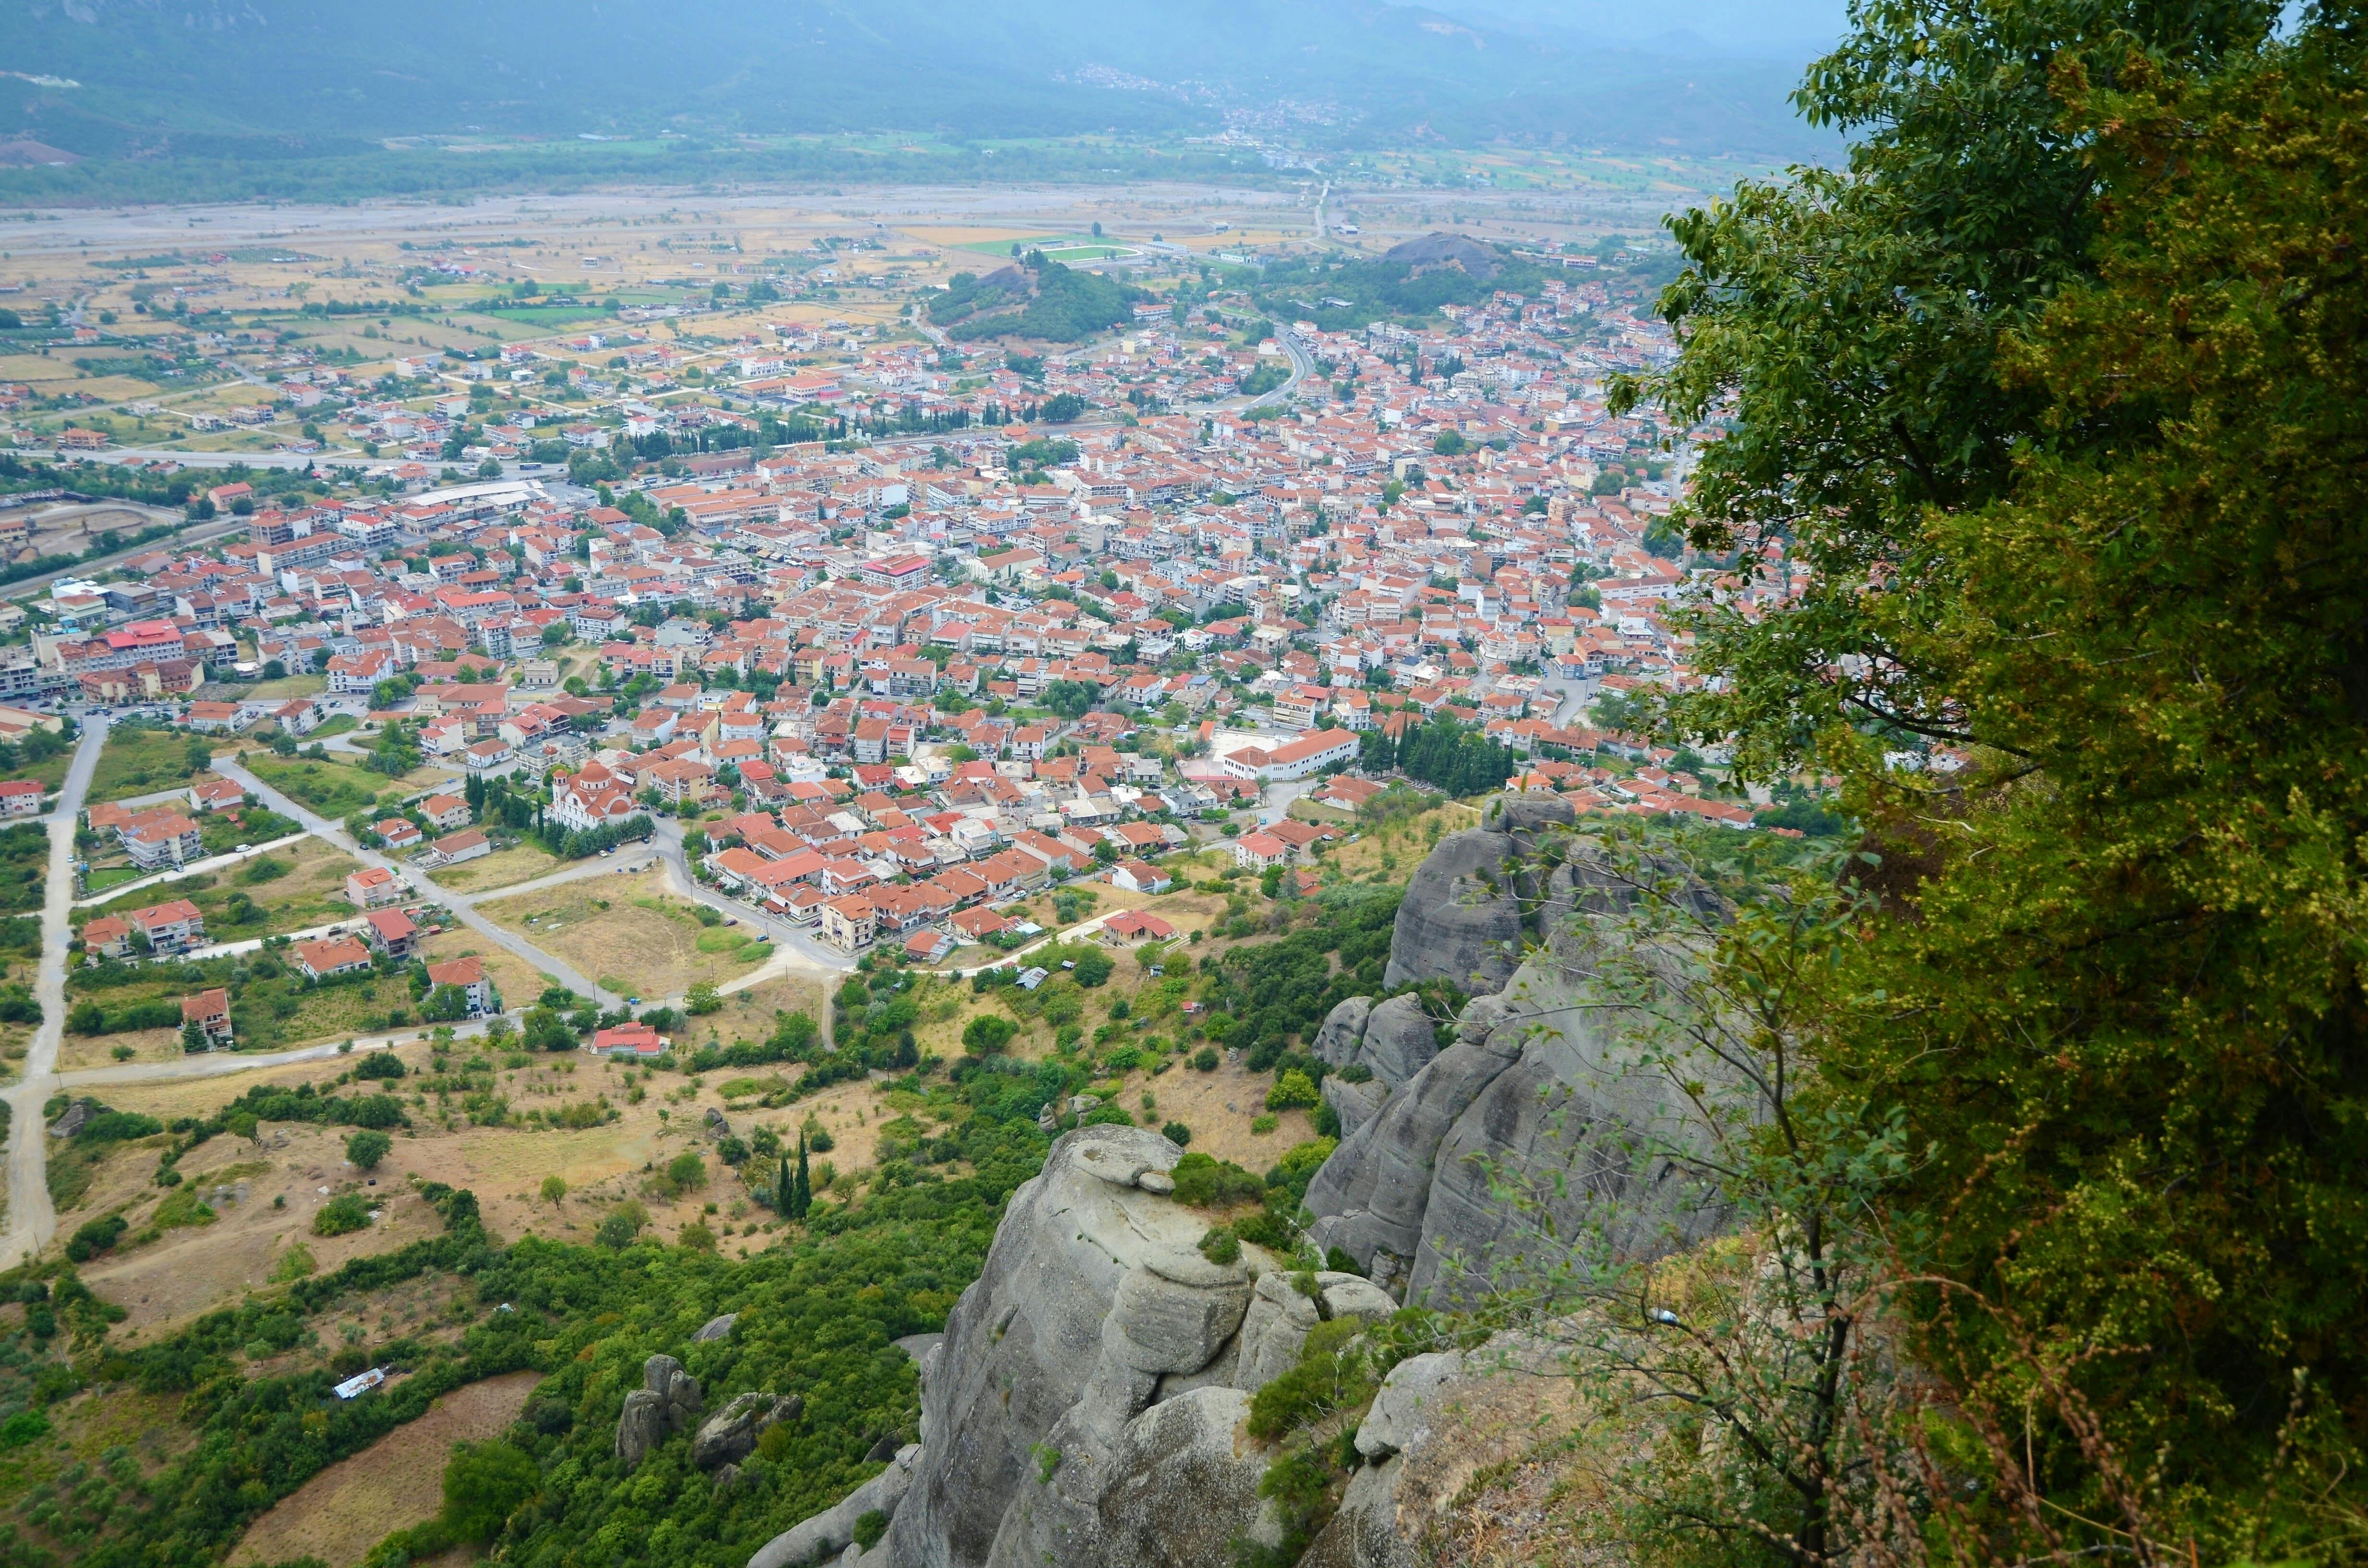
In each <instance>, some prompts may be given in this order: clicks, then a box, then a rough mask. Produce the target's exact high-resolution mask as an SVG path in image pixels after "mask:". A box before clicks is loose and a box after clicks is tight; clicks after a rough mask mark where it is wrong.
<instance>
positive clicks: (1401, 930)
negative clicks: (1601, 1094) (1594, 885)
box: [1374, 795, 1572, 1074]
mask: <svg viewBox="0 0 2368 1568" xmlns="http://www.w3.org/2000/svg"><path fill="white" fill-rule="evenodd" d="M1571 820H1572V815H1571V809H1570V802H1569V801H1564V800H1561V799H1559V798H1557V797H1555V796H1551V795H1548V796H1543V797H1529V796H1522V795H1500V796H1498V797H1497V798H1496V799H1495V800H1493V801H1490V802H1489V803H1488V805H1487V807H1486V816H1485V817H1484V819H1483V822H1482V824H1481V825H1480V826H1479V827H1476V828H1471V829H1467V830H1466V831H1464V832H1463V833H1452V834H1449V835H1447V836H1446V837H1445V838H1442V839H1440V841H1439V845H1438V846H1437V847H1436V848H1434V849H1432V850H1431V852H1430V853H1429V855H1428V856H1426V857H1424V858H1423V862H1422V865H1421V866H1420V867H1419V868H1418V869H1417V870H1416V871H1415V874H1414V877H1413V879H1412V880H1411V881H1408V882H1407V884H1406V902H1404V903H1401V904H1399V905H1398V918H1397V925H1396V927H1395V929H1394V930H1393V931H1392V932H1391V933H1390V962H1389V967H1388V968H1387V969H1386V970H1384V971H1383V974H1382V982H1383V984H1385V985H1391V986H1398V985H1407V984H1411V983H1414V982H1416V981H1421V980H1445V981H1450V982H1452V983H1454V984H1455V986H1456V987H1457V988H1459V989H1460V990H1462V991H1463V993H1464V994H1467V995H1472V996H1477V995H1480V994H1483V993H1485V992H1490V991H1496V990H1498V989H1500V988H1502V987H1503V986H1504V984H1505V983H1506V982H1507V981H1508V980H1510V979H1511V978H1512V976H1513V970H1514V967H1515V965H1516V964H1518V963H1519V962H1520V947H1521V937H1522V934H1523V931H1524V929H1525V928H1526V927H1529V926H1533V925H1534V924H1535V920H1534V913H1535V912H1534V909H1525V908H1524V906H1523V899H1524V897H1528V898H1530V899H1531V900H1535V899H1538V898H1545V897H1551V896H1552V895H1553V892H1554V890H1553V889H1552V888H1551V887H1549V886H1548V885H1546V884H1547V882H1548V881H1551V878H1550V876H1549V877H1542V876H1540V875H1539V874H1537V873H1535V872H1530V873H1526V874H1524V873H1521V872H1518V871H1516V870H1513V869H1508V867H1510V866H1512V865H1514V864H1515V863H1518V862H1520V861H1521V860H1523V859H1525V858H1529V857H1531V856H1532V855H1533V854H1534V852H1535V851H1536V850H1537V848H1538V846H1539V843H1540V840H1541V838H1542V836H1543V834H1544V832H1545V830H1548V829H1550V828H1554V827H1562V826H1567V825H1568V824H1570V822H1571ZM1374 1071H1375V1073H1376V1074H1379V1072H1380V1069H1379V1068H1378V1067H1376V1068H1375V1069H1374Z"/></svg>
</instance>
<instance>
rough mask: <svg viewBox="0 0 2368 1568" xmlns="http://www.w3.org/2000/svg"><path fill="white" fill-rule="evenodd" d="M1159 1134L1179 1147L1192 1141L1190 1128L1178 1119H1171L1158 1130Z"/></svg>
mask: <svg viewBox="0 0 2368 1568" xmlns="http://www.w3.org/2000/svg"><path fill="white" fill-rule="evenodd" d="M1159 1135H1160V1136H1161V1137H1163V1138H1165V1139H1167V1141H1168V1142H1170V1143H1173V1144H1175V1145H1176V1146H1177V1147H1178V1148H1179V1149H1181V1148H1183V1147H1184V1146H1185V1145H1187V1144H1189V1143H1190V1142H1192V1130H1191V1129H1190V1128H1189V1127H1187V1126H1185V1125H1184V1124H1183V1123H1182V1122H1180V1121H1171V1122H1169V1123H1168V1124H1167V1126H1165V1127H1163V1128H1161V1129H1160V1130H1159Z"/></svg>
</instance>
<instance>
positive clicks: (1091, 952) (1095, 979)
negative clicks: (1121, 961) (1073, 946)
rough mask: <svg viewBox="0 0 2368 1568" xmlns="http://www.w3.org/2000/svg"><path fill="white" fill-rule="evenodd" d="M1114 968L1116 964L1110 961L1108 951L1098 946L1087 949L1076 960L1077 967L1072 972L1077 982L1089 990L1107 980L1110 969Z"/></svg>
mask: <svg viewBox="0 0 2368 1568" xmlns="http://www.w3.org/2000/svg"><path fill="white" fill-rule="evenodd" d="M1115 968H1117V965H1115V964H1113V963H1112V962H1111V961H1110V955H1109V954H1108V953H1106V952H1104V951H1102V950H1101V949H1099V948H1093V949H1087V952H1086V953H1085V955H1084V956H1083V957H1081V958H1079V959H1078V960H1077V967H1076V970H1075V971H1073V973H1074V976H1075V978H1076V982H1077V983H1078V984H1080V985H1082V986H1084V987H1086V988H1087V990H1091V989H1093V988H1094V987H1095V986H1098V985H1100V984H1101V983H1103V982H1105V981H1107V980H1109V979H1110V971H1112V970H1114V969H1115Z"/></svg>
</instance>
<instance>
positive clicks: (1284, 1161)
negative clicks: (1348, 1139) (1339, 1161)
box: [1275, 1138, 1340, 1178]
mask: <svg viewBox="0 0 2368 1568" xmlns="http://www.w3.org/2000/svg"><path fill="white" fill-rule="evenodd" d="M1339 1146H1340V1144H1339V1142H1338V1140H1337V1139H1331V1138H1311V1139H1309V1140H1308V1141H1307V1142H1304V1143H1299V1144H1294V1145H1292V1148H1291V1149H1289V1150H1288V1151H1286V1152H1285V1153H1284V1154H1283V1156H1282V1158H1281V1159H1280V1160H1278V1161H1276V1162H1275V1168H1276V1169H1277V1170H1280V1171H1281V1172H1282V1174H1283V1175H1284V1176H1290V1177H1293V1178H1297V1177H1303V1176H1314V1175H1315V1172H1316V1168H1317V1167H1318V1166H1320V1165H1323V1164H1324V1162H1325V1161H1326V1160H1328V1159H1330V1158H1331V1157H1332V1151H1333V1150H1335V1149H1337V1148H1338V1147H1339Z"/></svg>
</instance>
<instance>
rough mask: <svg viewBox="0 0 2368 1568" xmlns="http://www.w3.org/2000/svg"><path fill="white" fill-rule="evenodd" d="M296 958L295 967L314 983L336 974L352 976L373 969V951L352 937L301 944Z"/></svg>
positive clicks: (298, 946)
mask: <svg viewBox="0 0 2368 1568" xmlns="http://www.w3.org/2000/svg"><path fill="white" fill-rule="evenodd" d="M295 958H296V967H297V968H298V969H300V970H302V971H304V974H305V976H306V977H307V978H309V979H313V980H325V979H327V978H328V977H329V976H330V975H333V974H351V973H354V972H356V971H360V970H366V969H368V968H370V949H368V948H366V947H364V946H362V945H361V943H360V942H359V941H357V940H355V939H354V938H353V937H323V938H322V939H321V940H319V941H317V942H299V943H297V944H296V950H295Z"/></svg>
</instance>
